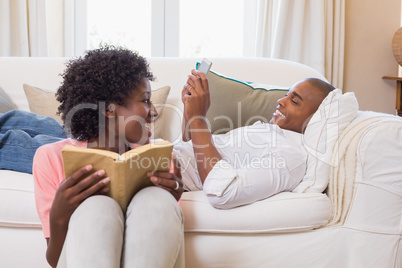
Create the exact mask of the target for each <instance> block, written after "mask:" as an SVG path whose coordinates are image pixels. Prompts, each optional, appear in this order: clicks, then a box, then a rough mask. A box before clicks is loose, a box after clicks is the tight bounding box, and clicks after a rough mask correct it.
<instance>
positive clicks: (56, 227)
mask: <svg viewBox="0 0 402 268" xmlns="http://www.w3.org/2000/svg"><path fill="white" fill-rule="evenodd" d="M62 77H63V83H62V85H61V86H60V88H59V89H58V91H57V93H56V96H57V100H58V101H60V103H61V105H60V106H59V113H60V114H61V117H62V119H63V122H64V127H65V129H66V130H68V131H69V132H70V133H71V136H72V138H69V139H64V140H62V141H58V142H55V143H51V144H46V145H44V146H41V147H40V148H39V149H38V150H37V152H36V154H35V157H34V163H33V174H34V180H35V198H36V205H37V210H38V214H39V217H40V219H41V222H42V227H43V232H44V236H45V238H46V240H47V245H48V247H47V252H46V258H47V260H48V262H49V264H50V265H51V266H52V267H55V266H57V267H120V266H124V267H184V248H183V247H184V244H183V243H184V242H183V241H184V234H183V218H182V213H181V210H180V207H179V205H178V203H177V201H178V200H179V199H180V197H181V194H182V193H183V188H182V185H183V183H182V181H181V179H180V178H179V177H180V174H179V172H174V173H169V172H157V174H149V177H150V180H151V181H152V182H153V183H154V185H155V187H154V186H152V187H147V188H144V189H143V190H141V191H139V192H138V193H137V194H136V195H135V196H134V197H133V199H132V200H131V203H130V205H129V206H128V208H127V211H126V213H125V214H123V212H122V210H121V208H120V207H119V205H118V204H117V202H116V201H114V200H113V199H112V198H109V197H107V196H105V195H104V194H105V193H107V192H108V190H109V189H108V182H109V178H107V177H106V178H105V171H104V170H98V171H97V172H95V173H93V174H91V175H89V174H90V171H91V169H92V168H93V167H92V166H91V165H87V166H83V167H82V168H80V169H78V170H77V171H76V172H75V173H74V174H73V175H71V176H70V177H68V178H65V177H64V171H63V164H62V156H61V150H62V148H63V147H64V146H65V145H67V144H72V145H74V146H78V147H88V148H97V149H103V150H109V151H113V152H117V153H119V154H122V153H124V152H126V151H127V150H129V149H130V148H131V146H138V145H143V144H146V143H149V142H150V139H149V137H150V136H151V132H150V130H149V128H148V127H146V124H148V123H151V122H152V121H153V119H154V117H156V116H157V111H156V109H155V107H154V106H153V104H152V103H151V102H150V98H151V88H150V83H149V81H152V80H153V79H154V77H153V75H152V73H151V72H150V71H149V67H148V63H147V62H146V60H145V59H144V58H143V57H141V56H139V55H138V54H137V53H134V52H132V51H130V50H127V49H123V48H114V47H109V46H105V47H102V48H100V49H96V50H92V51H88V52H87V53H86V55H85V56H84V57H82V58H78V59H75V60H71V61H70V62H69V63H68V64H67V69H66V70H65V72H64V74H63V75H62ZM151 142H152V141H151Z"/></svg>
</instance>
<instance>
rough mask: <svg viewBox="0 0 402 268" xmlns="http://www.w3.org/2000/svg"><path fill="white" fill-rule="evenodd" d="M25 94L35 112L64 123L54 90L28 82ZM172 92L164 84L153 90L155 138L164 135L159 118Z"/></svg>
mask: <svg viewBox="0 0 402 268" xmlns="http://www.w3.org/2000/svg"><path fill="white" fill-rule="evenodd" d="M23 87H24V91H25V95H26V97H27V99H28V104H29V110H30V111H31V112H33V113H36V114H39V115H44V116H50V117H52V118H55V119H56V120H57V121H59V122H60V123H62V120H61V118H60V116H59V115H57V114H56V113H57V109H58V107H59V105H60V103H59V102H58V101H57V100H56V96H55V93H54V92H50V91H46V90H44V89H41V88H38V87H33V86H30V85H27V84H24V85H23ZM169 92H170V86H164V87H161V88H159V89H156V90H152V95H151V101H152V103H153V104H154V105H155V107H156V109H157V110H158V114H159V116H158V117H157V118H156V119H155V122H154V123H153V124H151V131H152V137H151V138H153V139H158V138H160V137H161V135H162V131H163V120H159V118H160V117H161V115H162V112H163V108H164V105H165V103H166V100H167V97H168V95H169Z"/></svg>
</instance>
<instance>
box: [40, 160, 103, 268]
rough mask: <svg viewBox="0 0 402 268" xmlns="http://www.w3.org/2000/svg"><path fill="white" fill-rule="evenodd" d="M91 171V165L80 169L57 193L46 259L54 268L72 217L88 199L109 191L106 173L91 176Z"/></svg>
mask: <svg viewBox="0 0 402 268" xmlns="http://www.w3.org/2000/svg"><path fill="white" fill-rule="evenodd" d="M91 170H92V166H91V165H87V166H85V167H82V168H80V169H79V170H77V171H76V172H74V174H73V175H71V176H70V177H68V178H67V179H66V180H65V181H63V183H62V184H60V186H59V188H58V189H57V191H56V195H55V197H54V200H53V204H52V207H51V209H50V214H49V222H50V238H49V239H48V248H47V252H46V258H47V260H48V262H49V264H50V265H51V266H52V267H56V264H57V262H58V259H59V256H60V253H61V250H62V248H63V244H64V240H65V238H66V234H67V230H68V223H69V221H70V218H71V215H72V214H73V213H74V211H75V210H76V209H77V207H78V206H79V205H80V204H81V203H82V202H83V201H84V200H85V199H87V198H88V197H90V196H92V195H95V194H105V193H107V192H108V191H109V188H108V187H107V186H106V185H107V184H108V183H109V181H110V179H109V178H103V177H104V175H105V171H104V170H98V171H96V172H94V173H93V174H91V175H89V173H90V171H91Z"/></svg>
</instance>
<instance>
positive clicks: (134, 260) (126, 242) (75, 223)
mask: <svg viewBox="0 0 402 268" xmlns="http://www.w3.org/2000/svg"><path fill="white" fill-rule="evenodd" d="M57 267H61V268H64V267H74V268H80V267H85V268H91V267H96V268H101V267H105V268H113V267H141V268H146V267H150V268H153V267H155V268H157V267H161V268H162V267H163V268H167V267H184V232H183V215H182V212H181V209H180V207H179V205H178V203H177V201H176V200H175V199H174V197H173V196H172V195H171V194H170V193H169V192H167V191H166V190H163V189H161V188H158V187H147V188H144V189H143V190H141V191H140V192H138V193H137V194H136V195H135V196H134V198H133V199H132V200H131V203H130V205H129V206H128V208H127V212H126V215H124V214H123V211H122V210H121V208H120V206H119V205H118V204H117V203H116V202H115V201H114V200H113V199H112V198H110V197H107V196H100V195H97V196H93V197H90V198H88V199H87V200H85V202H83V203H82V204H81V205H80V206H79V207H78V208H77V209H76V211H75V212H74V214H73V215H72V216H71V219H70V223H69V228H68V233H67V236H66V240H65V242H64V245H63V250H62V253H61V255H60V258H59V262H58V264H57Z"/></svg>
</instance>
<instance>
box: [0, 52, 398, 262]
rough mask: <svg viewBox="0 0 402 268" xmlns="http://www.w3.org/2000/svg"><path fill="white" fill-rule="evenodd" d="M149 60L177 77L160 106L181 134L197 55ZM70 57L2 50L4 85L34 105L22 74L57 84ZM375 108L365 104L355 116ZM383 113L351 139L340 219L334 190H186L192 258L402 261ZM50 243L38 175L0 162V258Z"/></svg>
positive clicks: (283, 65)
mask: <svg viewBox="0 0 402 268" xmlns="http://www.w3.org/2000/svg"><path fill="white" fill-rule="evenodd" d="M148 60H149V62H150V67H151V70H152V71H153V73H154V74H155V76H156V77H157V81H155V82H153V83H152V87H153V89H156V88H159V87H161V86H165V85H168V86H170V87H171V91H170V94H169V96H168V99H167V106H166V107H165V109H164V111H163V113H162V115H161V120H162V121H163V122H164V125H163V131H162V137H161V138H164V139H167V140H170V141H171V142H177V141H178V140H180V138H181V137H180V129H181V111H182V104H181V101H180V96H181V95H180V92H181V89H182V86H183V84H184V83H185V81H186V77H187V74H188V73H189V72H190V70H191V69H192V68H194V66H195V62H196V61H199V60H200V59H180V58H149V59H148ZM65 61H66V59H64V58H7V57H5V58H0V88H1V89H3V90H4V91H5V92H6V93H7V94H8V96H9V97H10V98H11V100H12V101H13V102H14V104H15V105H16V107H17V108H18V109H22V110H29V107H28V103H27V99H26V97H25V94H24V91H23V87H22V84H23V83H27V84H30V85H32V86H37V87H40V88H44V89H47V90H52V91H55V90H56V89H57V87H58V85H59V83H60V81H61V77H60V76H59V74H60V73H61V72H62V70H63V68H64V63H65ZM212 61H213V67H212V69H213V70H215V71H217V72H220V73H223V74H225V75H228V76H230V77H234V78H236V79H242V80H245V81H254V82H258V83H265V84H272V85H279V86H285V87H289V86H291V85H292V84H294V83H295V82H297V81H300V80H302V79H304V78H307V77H318V78H323V77H322V75H320V74H319V73H318V72H316V71H315V70H313V69H311V68H309V67H307V66H304V65H301V64H297V63H294V62H289V61H283V60H273V59H262V58H237V59H234V58H216V59H212ZM323 79H324V78H323ZM212 101H213V100H212ZM227 101H230V96H228V100H227ZM221 105H224V103H223V104H221ZM376 116H378V114H372V113H369V112H359V115H358V117H357V118H356V119H355V120H354V122H353V123H352V125H353V126H354V125H356V126H357V125H358V124H359V122H362V121H364V119H366V118H373V117H376ZM388 119H389V120H388ZM385 121H387V122H386V123H384V122H382V120H379V121H376V122H373V123H371V124H370V125H369V126H368V127H367V128H364V129H363V130H362V131H363V132H364V133H363V134H364V135H362V136H363V137H362V138H361V139H360V140H359V142H358V143H357V146H356V149H355V155H356V163H355V164H356V166H355V167H356V170H355V171H354V170H353V172H352V173H353V176H352V177H350V178H349V180H347V182H352V183H351V185H352V188H348V189H349V190H350V191H351V192H350V193H351V194H350V196H349V197H350V199H349V200H350V207H348V209H347V210H346V211H345V210H344V211H343V212H342V213H344V214H345V218H344V220H343V221H342V222H341V223H338V224H333V225H330V226H328V225H327V223H328V221H330V220H331V216H332V214H333V213H332V212H333V211H334V210H339V209H342V208H341V207H342V204H340V205H339V204H338V203H339V202H341V201H343V199H341V198H340V197H337V196H336V195H335V196H334V195H333V194H332V195H330V196H327V195H326V194H322V193H301V194H300V193H281V194H278V195H275V196H274V197H272V198H269V199H266V200H262V201H259V202H256V203H254V204H251V205H248V206H242V207H239V208H235V209H231V210H218V209H214V208H213V207H211V206H210V204H209V203H208V201H207V199H206V197H205V196H204V194H203V192H187V193H184V194H183V198H182V203H181V205H182V209H183V213H184V218H185V224H184V226H185V243H186V246H185V251H186V267H189V268H196V267H208V268H209V267H365V268H366V267H402V165H401V159H402V142H401V141H402V121H401V120H399V119H398V118H396V117H395V118H394V117H392V118H388V117H387V120H385ZM389 122H390V123H389ZM353 126H351V127H350V129H353ZM362 131H360V132H359V133H360V134H361V133H362ZM342 142H343V143H344V144H349V142H350V140H344V141H342ZM334 170H335V171H336V170H341V169H337V168H335V169H334ZM351 180H352V181H351ZM331 183H334V181H331ZM335 184H339V183H338V182H335ZM346 184H347V183H346ZM331 200H332V202H331ZM162 224H163V223H162ZM45 249H46V242H45V239H44V238H43V235H42V230H41V224H40V221H39V219H38V216H37V214H36V208H35V201H34V193H33V179H32V175H30V174H26V173H19V172H15V171H9V170H0V267H38V268H39V267H48V265H47V263H46V260H45ZM155 254H156V255H157V253H155Z"/></svg>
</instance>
